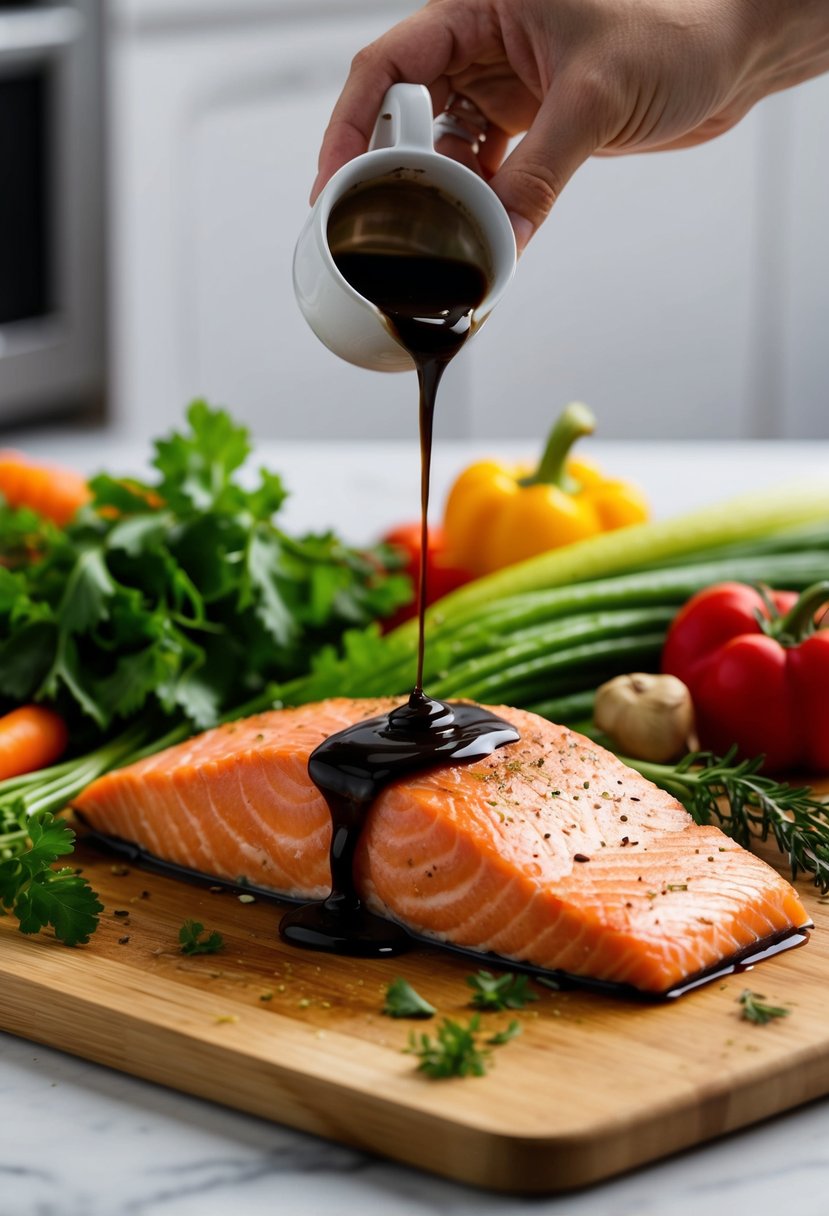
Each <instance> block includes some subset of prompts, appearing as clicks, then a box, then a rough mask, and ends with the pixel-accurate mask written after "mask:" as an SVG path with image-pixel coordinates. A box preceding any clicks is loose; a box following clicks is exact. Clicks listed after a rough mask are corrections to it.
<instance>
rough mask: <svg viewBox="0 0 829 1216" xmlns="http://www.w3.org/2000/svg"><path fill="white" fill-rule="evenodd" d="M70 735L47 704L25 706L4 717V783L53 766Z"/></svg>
mask: <svg viewBox="0 0 829 1216" xmlns="http://www.w3.org/2000/svg"><path fill="white" fill-rule="evenodd" d="M67 740H68V732H67V730H66V724H65V723H64V721H63V719H62V718H61V717H60V716H59V715H58V714H56V713H55V712H54V710H52V709H46V708H45V706H43V705H22V706H21V707H20V709H13V710H12V712H11V713H9V714H5V715H4V716H3V717H0V781H4V780H5V779H6V777H19V776H20V775H21V774H22V773H33V772H35V771H36V770H37V769H40V768H46V766H47V765H49V764H53V763H54V761H55V760H57V759H58V757H59V756H60V755H61V753H62V752H63V750H64V748H65V747H66V743H67Z"/></svg>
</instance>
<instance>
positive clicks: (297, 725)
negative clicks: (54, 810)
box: [75, 699, 809, 993]
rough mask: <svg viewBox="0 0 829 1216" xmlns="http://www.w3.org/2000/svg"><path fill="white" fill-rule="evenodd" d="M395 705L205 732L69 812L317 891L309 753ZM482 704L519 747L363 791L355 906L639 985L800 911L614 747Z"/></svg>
mask: <svg viewBox="0 0 829 1216" xmlns="http://www.w3.org/2000/svg"><path fill="white" fill-rule="evenodd" d="M394 704H395V702H393V701H387V700H371V701H368V700H347V699H334V700H329V701H324V702H320V703H318V704H314V705H305V706H302V707H300V708H298V709H284V710H274V711H271V712H269V713H264V714H259V715H256V716H255V717H252V718H247V719H245V720H243V721H240V722H235V723H231V724H230V725H227V726H221V727H217V728H216V729H214V730H210V731H207V732H206V733H204V734H202V735H198V736H196V737H195V738H193V739H191V740H189V741H188V742H186V743H182V744H180V745H179V746H177V747H173V748H170V749H168V750H167V751H164V752H160V753H158V754H157V755H155V756H151V757H149V758H148V759H146V760H142V761H139V762H138V763H137V764H133V765H131V766H129V767H127V768H123V769H120V770H118V771H116V772H113V773H109V774H107V775H106V776H104V777H101V778H99V779H98V780H97V781H95V782H93V783H92V785H90V786H88V787H87V789H86V790H85V791H84V792H83V793H82V794H81V795H80V796H79V797H78V799H77V800H76V802H75V807H76V809H77V810H78V811H79V812H80V813H81V815H82V817H83V819H84V820H85V821H86V822H87V823H88V824H89V825H90V826H91V827H92V828H94V829H95V830H96V831H99V832H102V833H105V834H107V835H110V836H116V837H118V838H120V839H122V840H125V841H129V842H132V843H134V844H137V845H139V846H140V847H141V848H142V849H144V850H146V851H147V852H149V853H152V854H154V855H155V856H156V857H158V858H160V859H162V860H164V861H168V862H173V863H176V864H177V865H180V866H186V867H189V868H191V869H194V870H198V871H201V872H203V873H205V874H210V875H215V876H216V877H218V878H224V879H229V880H231V881H234V880H239V879H245V880H246V881H247V882H249V883H252V884H255V885H256V886H260V887H264V888H268V889H270V890H272V891H275V892H278V893H281V894H285V895H290V896H293V897H297V896H299V897H307V898H309V899H319V898H324V897H325V896H326V895H327V894H328V893H329V890H330V869H329V863H328V849H329V844H330V840H331V821H330V816H329V812H328V808H327V806H326V803H325V801H324V799H323V797H322V795H321V794H320V793H319V791H318V790H317V788H316V787H315V786H314V785H313V783H312V782H311V780H310V778H309V777H308V772H307V764H308V757H309V756H310V754H311V752H312V751H313V750H314V748H315V747H316V746H317V745H318V744H319V743H321V742H322V741H323V740H324V739H325V738H327V737H328V736H329V735H331V734H333V733H335V732H336V731H339V730H342V729H344V728H345V727H346V726H350V725H351V724H352V723H354V722H358V721H361V720H362V719H364V718H369V717H373V716H375V715H377V714H380V713H384V712H387V711H388V710H389V709H390V708H392V707H393V705H394ZM493 708H494V712H495V713H497V714H498V715H499V716H500V717H502V718H504V719H506V720H507V721H508V722H511V723H512V724H513V725H514V726H515V727H516V728H517V730H518V731H519V733H520V735H521V739H520V742H518V743H514V744H510V745H508V746H506V747H503V748H501V749H499V750H498V751H496V752H495V753H493V755H491V756H490V757H488V758H487V759H486V760H483V761H479V762H477V763H474V764H470V765H456V766H443V767H440V768H435V769H432V770H430V771H428V772H424V773H419V774H415V775H413V776H411V777H407V778H405V779H403V780H400V781H397V782H395V783H394V784H393V785H390V786H389V787H387V788H386V789H385V790H384V791H383V792H382V793H381V794H380V796H379V797H378V798H377V799H376V801H375V802H374V803H373V805H372V807H371V810H370V811H369V813H368V816H367V818H366V822H365V825H364V828H363V832H362V836H361V839H360V843H359V846H358V852H357V856H356V860H355V874H356V878H357V886H358V889H359V890H360V893H361V896H362V897H363V898H364V900H365V902H366V904H367V906H368V907H370V908H371V909H373V910H374V911H376V912H379V913H380V914H381V915H385V916H387V917H389V918H390V919H392V920H396V921H399V922H400V923H401V924H403V925H405V926H406V927H407V928H409V929H411V930H413V931H414V932H415V933H419V934H423V935H425V936H427V937H431V938H434V939H437V940H438V941H445V942H449V943H452V944H454V945H457V946H465V947H468V948H471V949H475V950H480V951H494V952H495V953H496V954H500V955H502V956H503V957H504V958H506V959H511V960H516V961H522V962H527V963H532V964H534V965H536V966H539V967H546V968H551V969H555V970H559V969H560V970H563V971H567V972H570V973H572V974H573V975H577V976H584V977H590V978H593V979H600V980H607V981H612V982H615V983H623V984H631V985H633V986H635V987H637V988H639V989H642V990H644V991H647V992H654V993H658V992H664V991H667V990H669V989H670V988H672V987H675V986H676V985H678V984H680V983H681V982H682V981H683V980H685V979H687V978H688V977H690V976H693V975H694V974H696V973H697V972H699V971H702V970H704V969H705V968H708V967H711V966H713V965H715V964H717V963H718V962H721V961H722V960H724V959H727V958H728V957H729V956H731V955H733V954H735V953H737V952H739V951H743V950H745V949H747V948H750V947H751V946H753V945H756V944H757V943H759V942H761V941H763V940H765V939H767V938H770V937H773V936H775V935H778V934H781V933H783V932H785V931H786V930H789V929H794V928H797V927H800V926H802V925H804V924H806V923H807V922H808V919H809V918H808V916H807V914H806V912H805V910H804V908H803V905H802V904H801V902H800V900H799V898H798V896H797V893H796V892H795V890H794V889H793V887H792V886H791V885H790V884H789V883H788V882H786V881H785V879H783V878H781V877H780V875H778V874H777V873H776V871H775V870H773V869H772V868H771V867H770V866H768V865H767V864H766V863H765V862H763V861H761V860H760V859H759V858H757V857H755V856H754V855H753V854H751V853H749V852H747V851H746V850H745V849H743V848H742V847H741V846H740V845H737V844H735V843H734V841H733V840H731V839H730V838H729V837H728V836H726V835H725V834H724V833H723V832H721V831H720V830H719V829H718V828H715V827H699V826H697V825H696V824H695V823H694V822H693V820H692V818H691V816H690V815H689V814H688V812H687V811H686V810H685V809H684V808H683V807H682V806H681V805H680V803H678V802H677V801H676V800H675V799H674V798H673V797H672V796H671V795H670V794H667V793H665V792H664V791H663V790H661V789H659V788H658V787H657V786H655V785H653V784H651V782H649V781H647V780H646V779H645V778H644V777H641V776H640V775H639V774H638V773H636V772H634V771H633V770H632V769H630V768H628V767H627V766H626V765H624V764H622V763H621V761H619V760H618V759H617V758H616V757H615V756H614V755H613V754H612V753H610V752H608V751H606V750H604V749H603V748H601V747H598V746H597V745H595V744H594V743H592V742H591V741H590V740H588V739H586V738H584V737H583V736H581V735H578V734H575V733H574V732H573V731H570V730H568V729H566V728H565V727H562V726H556V725H554V724H553V723H550V722H548V721H546V720H545V719H543V718H539V717H537V716H536V715H534V714H531V713H527V712H525V711H522V710H517V709H511V708H507V707H503V706H499V707H493Z"/></svg>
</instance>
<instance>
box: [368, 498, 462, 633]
mask: <svg viewBox="0 0 829 1216" xmlns="http://www.w3.org/2000/svg"><path fill="white" fill-rule="evenodd" d="M383 543H384V544H387V545H393V546H394V548H395V549H399V550H400V552H401V553H402V555H403V558H404V561H405V565H404V567H403V572H404V573H405V574H408V576H409V578H410V579H411V580H412V586H413V587H414V597H413V599H412V602H411V604H407V605H405V606H404V607H403V608H398V610H397V612H396V613H395V614H394V616H392V617H390V618H389V619H388V620H387V621H384V622H383V628H384V630H389V629H394V628H395V626H397V625H400V624H402V622H403V621H408V620H409V619H410V618H411V617H414V616H417V588H418V585H419V583H420V521H419V520H418V521H413V522H412V523H408V524H400V525H399V526H398V527H396V528H392V530H391V531H390V532H387V533H386V535H385V536H384V537H383ZM471 578H472V575H471V574H470V573H469V571H468V570H462V569H461V568H460V567H459V566H456V565H453V564H452V563H450V562H448V561H447V560H446V544H445V542H444V539H443V529H442V528H438V527H430V528H429V543H428V547H427V549H426V591H427V594H426V603H427V604H433V603H434V602H435V601H436V600H439V599H442V598H443V597H444V595H448V594H449V592H450V591H455V590H456V589H457V588H458V587H461V586H463V584H464V583H468V582H469V581H470V579H471Z"/></svg>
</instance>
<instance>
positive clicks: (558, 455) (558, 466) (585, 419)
mask: <svg viewBox="0 0 829 1216" xmlns="http://www.w3.org/2000/svg"><path fill="white" fill-rule="evenodd" d="M595 429H596V419H595V418H594V417H593V414H592V412H591V411H590V410H589V409H588V408H587V406H586V405H582V404H581V402H580V401H573V402H571V403H570V405H568V406H566V407H565V409H563V410H562V412H561V413H560V414H559V416H558V418H557V420H556V422H555V424H554V426H553V429H552V430H551V431H550V435H549V438H548V439H547V446H546V447H545V448H544V453H543V455H542V457H541V460H540V461H539V464H538V468H537V469H536V470H535V472H534V473H533V474H531V475H530V476H529V477H524V478H522V479H521V485H522V486H535V485H548V486H558V488H559V489H560V490H564V492H565V493H567V494H574V493H575V492H576V491H577V490H578V489H579V485H578V482H577V481H575V480H574V478H572V477H571V476H570V474H569V473H568V472H567V459H568V457H569V455H570V450H571V448H572V447H573V444H574V443H575V442H576V440H577V439H580V438H581V437H582V435H592V434H593V431H594V430H595Z"/></svg>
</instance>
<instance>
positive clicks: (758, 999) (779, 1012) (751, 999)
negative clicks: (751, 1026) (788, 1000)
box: [737, 988, 791, 1026]
mask: <svg viewBox="0 0 829 1216" xmlns="http://www.w3.org/2000/svg"><path fill="white" fill-rule="evenodd" d="M737 1000H738V1003H739V1005H740V1006H741V1014H740V1016H741V1017H742V1019H743V1021H744V1022H754V1023H755V1025H757V1026H765V1025H767V1024H768V1023H769V1022H773V1021H774V1020H775V1019H776V1018H787V1017H788V1016H789V1014H790V1013H791V1009H786V1007H785V1006H784V1005H769V1004H768V1003H767V1002H766V1000H765V997H764V996H763V994H762V993H760V992H752V991H751V990H750V989H749V988H744V989H743V991H742V992H741V993H740V995H739V997H738V998H737Z"/></svg>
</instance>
